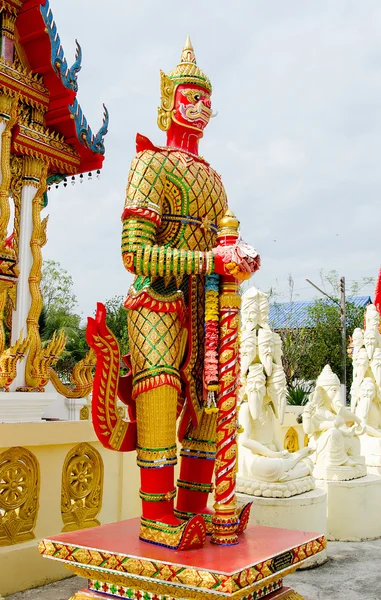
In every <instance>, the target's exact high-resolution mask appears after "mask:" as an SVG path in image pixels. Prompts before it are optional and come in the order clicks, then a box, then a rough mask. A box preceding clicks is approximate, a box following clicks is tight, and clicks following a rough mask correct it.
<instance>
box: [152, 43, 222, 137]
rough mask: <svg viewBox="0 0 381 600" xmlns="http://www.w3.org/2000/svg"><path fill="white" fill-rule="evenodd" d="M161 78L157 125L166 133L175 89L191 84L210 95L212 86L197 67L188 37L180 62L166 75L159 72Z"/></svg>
mask: <svg viewBox="0 0 381 600" xmlns="http://www.w3.org/2000/svg"><path fill="white" fill-rule="evenodd" d="M160 77H161V103H160V106H159V108H158V118H157V123H158V125H159V127H160V129H162V130H163V131H167V130H168V129H169V127H170V125H171V122H172V114H173V106H174V102H175V91H176V87H177V86H178V85H180V84H182V83H191V84H192V83H193V84H195V85H199V86H201V87H203V88H205V89H206V90H207V91H208V92H210V93H212V84H211V83H210V80H209V78H208V77H207V76H206V75H205V73H204V72H203V71H201V69H200V67H198V66H197V62H196V57H195V55H194V50H193V46H192V42H191V41H190V37H189V35H188V36H187V39H186V41H185V46H184V48H183V51H182V53H181V58H180V62H179V64H178V65H177V67H175V68H174V69H173V70H172V71H170V72H169V73H168V74H167V75H166V74H165V73H164V72H163V71H160Z"/></svg>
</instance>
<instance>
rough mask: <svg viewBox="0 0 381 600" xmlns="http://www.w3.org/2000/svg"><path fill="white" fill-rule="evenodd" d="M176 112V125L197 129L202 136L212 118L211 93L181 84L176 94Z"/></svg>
mask: <svg viewBox="0 0 381 600" xmlns="http://www.w3.org/2000/svg"><path fill="white" fill-rule="evenodd" d="M174 110H175V111H176V112H175V114H174V116H173V120H174V121H175V122H176V123H178V124H179V125H182V126H183V127H188V128H191V129H197V130H198V131H200V134H201V135H202V132H203V130H204V129H205V127H206V126H207V124H208V123H209V121H210V118H211V116H212V103H211V100H210V93H209V92H208V91H207V90H206V89H205V88H203V87H201V86H198V85H194V84H181V85H179V86H178V87H177V89H176V92H175V104H174ZM201 135H200V137H201Z"/></svg>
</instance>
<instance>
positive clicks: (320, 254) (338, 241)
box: [44, 0, 381, 316]
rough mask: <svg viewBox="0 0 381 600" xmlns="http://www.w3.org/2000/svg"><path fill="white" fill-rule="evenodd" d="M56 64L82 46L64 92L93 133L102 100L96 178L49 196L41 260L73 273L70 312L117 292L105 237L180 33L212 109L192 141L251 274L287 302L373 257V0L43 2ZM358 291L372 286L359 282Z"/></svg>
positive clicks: (379, 177) (374, 267)
mask: <svg viewBox="0 0 381 600" xmlns="http://www.w3.org/2000/svg"><path fill="white" fill-rule="evenodd" d="M50 5H51V8H52V11H53V14H54V18H55V21H56V23H57V27H58V31H59V34H60V37H61V42H62V45H63V48H64V50H65V55H66V58H67V60H68V63H69V64H72V59H73V57H74V51H75V46H74V39H75V38H77V39H78V41H79V43H80V44H81V46H82V50H83V67H82V70H81V72H80V73H79V78H78V83H79V93H78V99H79V102H80V104H81V106H82V108H83V111H84V113H85V115H86V117H87V119H88V122H89V124H90V126H91V127H92V129H93V131H97V129H98V128H99V126H100V125H101V119H102V102H104V103H105V104H106V105H107V107H108V109H109V112H110V127H109V133H108V135H107V137H106V142H105V144H106V158H105V162H104V168H103V169H102V172H101V178H100V179H99V180H97V179H95V178H94V177H93V181H92V182H88V181H87V177H86V178H85V181H84V183H83V184H82V185H80V184H79V182H77V183H76V184H75V186H73V187H72V186H71V185H68V186H67V188H66V189H64V188H63V187H61V186H60V188H59V189H58V190H55V189H53V190H51V192H50V194H49V206H48V208H47V212H48V213H49V214H50V219H49V226H48V239H49V241H48V244H47V245H46V246H45V248H44V257H45V258H50V259H53V260H56V261H59V262H60V263H61V265H62V266H63V267H64V268H65V269H67V271H68V272H69V273H70V274H71V275H72V277H73V279H74V284H75V293H76V295H77V297H78V302H79V306H80V310H81V311H82V312H83V315H84V316H86V315H87V314H92V313H93V311H94V308H95V304H96V302H97V301H99V300H100V301H104V300H106V299H107V298H110V297H112V296H113V295H116V294H118V295H123V296H124V295H125V294H126V293H127V290H128V287H129V284H130V282H131V276H130V275H129V274H128V273H127V272H126V271H125V270H124V268H123V265H122V261H121V255H120V235H121V222H120V215H121V213H122V208H123V203H124V195H125V187H126V182H127V177H128V170H129V164H130V161H131V159H132V158H133V156H134V152H135V135H136V132H140V133H142V134H144V135H147V136H148V137H150V139H151V140H152V141H153V142H154V143H156V144H162V145H163V144H164V143H165V134H164V133H163V132H161V131H160V130H159V129H158V127H157V125H156V115H157V112H156V110H157V106H158V103H159V95H160V79H159V71H160V69H163V70H164V71H166V72H167V71H169V70H171V69H172V68H173V67H174V66H175V65H176V64H177V63H178V62H179V58H180V53H181V49H182V47H183V44H184V41H185V38H186V34H187V33H188V32H189V34H190V36H191V39H192V42H193V46H194V49H195V54H196V58H197V62H198V64H199V66H200V67H201V68H202V69H203V70H204V71H205V72H206V73H207V75H208V76H209V77H210V79H211V81H212V84H213V96H212V101H213V108H214V109H215V110H218V113H219V114H218V117H217V118H216V119H213V120H212V122H211V123H210V125H209V126H208V128H207V130H206V132H205V137H204V139H203V140H202V141H201V145H200V153H201V154H202V155H203V156H205V158H206V159H207V160H208V161H209V162H210V163H211V165H212V166H213V167H214V168H215V169H216V170H217V171H218V172H219V173H221V174H222V178H223V181H224V184H225V187H226V190H227V194H228V199H229V205H230V207H231V208H232V210H234V212H235V213H236V214H237V216H238V217H239V219H240V220H241V230H242V234H243V237H244V238H245V240H246V241H247V242H249V243H250V244H252V245H253V246H255V247H256V248H257V250H258V251H259V252H260V254H261V257H262V268H261V270H260V272H259V273H258V274H256V275H255V276H254V277H253V279H252V281H253V283H254V284H255V285H256V286H257V287H260V288H261V289H262V290H264V291H267V290H268V289H269V288H270V287H271V286H275V287H277V289H278V291H280V292H281V293H283V294H284V298H285V299H287V278H288V274H289V273H291V274H292V275H293V277H294V279H295V289H296V292H297V294H299V297H300V298H301V299H302V298H310V297H312V296H314V290H313V288H311V287H309V286H308V284H307V283H306V282H305V279H306V278H309V279H311V280H312V281H315V282H317V283H319V271H320V269H324V270H325V271H329V270H331V269H335V270H337V271H339V273H340V274H341V275H345V276H346V278H347V280H348V281H349V284H350V282H351V281H353V280H356V279H360V278H361V277H363V276H376V275H377V273H378V270H379V267H380V263H381V202H380V197H381V194H380V192H381V170H380V160H381V36H380V31H381V2H380V1H379V0H361V2H359V1H358V0H351V1H349V0H335V2H332V0H319V1H318V2H317V1H316V0H287V2H285V1H284V0H261V1H260V0H242V1H239V0H238V1H237V0H235V1H234V2H233V1H232V0H207V1H205V0H192V2H186V3H184V2H174V1H173V0H161V1H160V2H157V1H155V0H140V1H139V2H136V1H134V2H132V1H131V0H113V1H112V2H104V0H103V1H101V0H50ZM361 293H369V294H370V295H372V296H373V286H368V287H367V288H364V290H363V291H362V292H361Z"/></svg>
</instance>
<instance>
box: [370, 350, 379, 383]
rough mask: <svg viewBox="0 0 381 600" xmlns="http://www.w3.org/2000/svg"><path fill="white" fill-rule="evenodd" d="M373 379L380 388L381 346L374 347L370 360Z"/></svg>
mask: <svg viewBox="0 0 381 600" xmlns="http://www.w3.org/2000/svg"><path fill="white" fill-rule="evenodd" d="M371 369H372V374H373V377H374V381H375V382H376V384H377V385H378V387H379V388H380V389H381V348H376V349H375V351H374V354H373V358H372V362H371Z"/></svg>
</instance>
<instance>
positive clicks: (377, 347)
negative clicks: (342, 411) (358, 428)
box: [351, 304, 381, 475]
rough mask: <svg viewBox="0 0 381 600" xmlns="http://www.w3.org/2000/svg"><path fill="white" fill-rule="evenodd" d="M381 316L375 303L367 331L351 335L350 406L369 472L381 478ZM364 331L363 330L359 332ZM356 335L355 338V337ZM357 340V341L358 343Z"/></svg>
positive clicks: (368, 311)
mask: <svg viewBox="0 0 381 600" xmlns="http://www.w3.org/2000/svg"><path fill="white" fill-rule="evenodd" d="M379 328H380V315H379V313H378V312H377V309H376V307H375V306H374V305H373V304H369V305H368V306H367V308H366V311H365V332H364V334H363V339H362V343H361V346H360V342H361V336H360V335H359V334H358V333H356V331H357V330H356V329H355V330H354V332H353V336H352V345H353V356H352V358H353V383H352V387H351V407H352V410H354V412H355V414H356V416H357V417H358V418H359V419H360V421H361V425H362V433H361V435H360V436H359V439H360V446H361V454H362V455H363V456H364V457H365V463H366V465H367V467H368V470H369V471H370V472H375V473H378V474H380V475H381V335H380V332H379ZM360 331H361V330H360ZM355 333H356V335H355ZM355 337H356V340H355Z"/></svg>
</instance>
